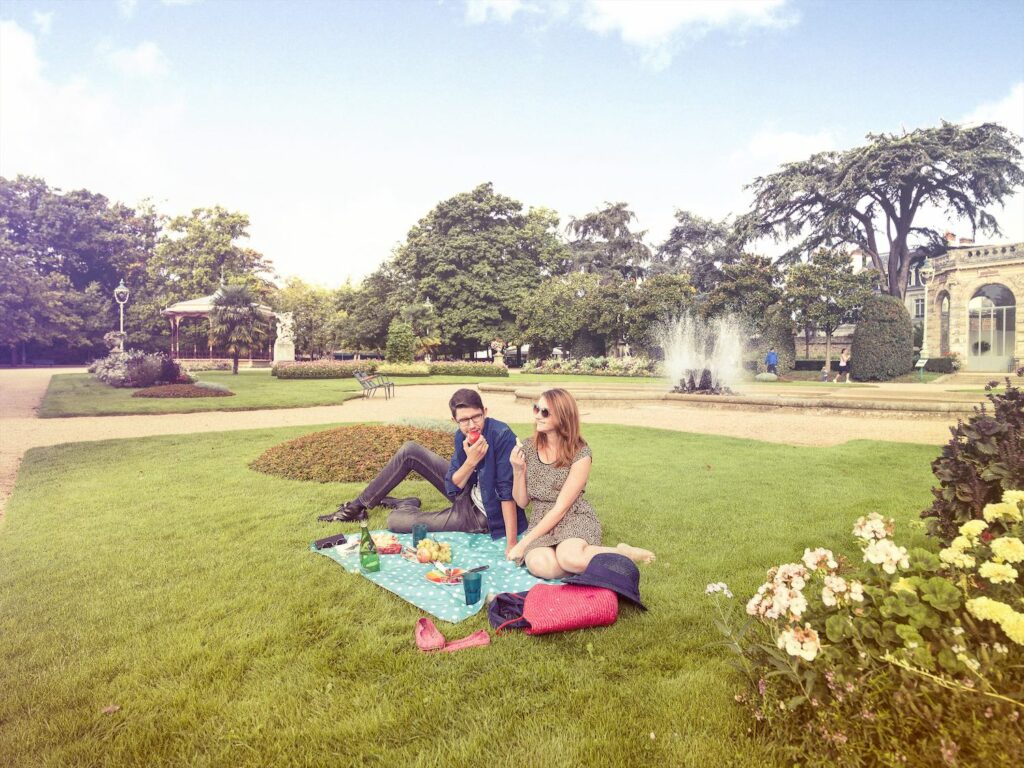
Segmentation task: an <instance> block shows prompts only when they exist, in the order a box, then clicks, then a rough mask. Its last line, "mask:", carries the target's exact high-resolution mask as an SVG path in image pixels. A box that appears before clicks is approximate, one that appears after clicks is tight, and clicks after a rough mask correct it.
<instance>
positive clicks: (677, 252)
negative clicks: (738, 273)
mask: <svg viewBox="0 0 1024 768" xmlns="http://www.w3.org/2000/svg"><path fill="white" fill-rule="evenodd" d="M741 255H742V249H741V243H739V242H738V239H737V237H736V234H735V232H734V231H733V228H732V226H731V225H730V224H729V222H728V221H726V220H721V221H715V220H713V219H707V218H704V217H703V216H698V215H697V214H694V213H691V212H690V211H684V210H677V211H676V223H675V225H674V226H673V227H672V230H671V231H670V232H669V235H668V237H667V238H666V239H665V242H664V243H662V244H661V245H660V246H659V247H658V250H657V252H656V258H655V261H654V263H653V264H652V265H651V272H653V273H654V274H664V273H668V274H679V273H686V274H687V275H689V276H690V284H691V285H692V286H693V288H694V290H696V291H697V293H700V294H707V293H710V292H711V291H713V290H714V289H715V287H716V286H717V285H718V284H719V283H720V282H721V281H722V280H723V278H724V277H725V275H724V274H723V272H722V268H723V267H724V266H727V265H729V264H735V263H736V262H738V261H739V260H740V256H741Z"/></svg>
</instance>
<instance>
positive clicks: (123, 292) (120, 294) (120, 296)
mask: <svg viewBox="0 0 1024 768" xmlns="http://www.w3.org/2000/svg"><path fill="white" fill-rule="evenodd" d="M128 294H129V291H128V286H127V285H125V284H124V278H123V277H122V278H121V282H120V283H118V285H117V288H115V289H114V301H116V302H117V309H118V313H119V314H120V316H121V338H120V345H121V351H122V352H124V305H125V303H127V301H128Z"/></svg>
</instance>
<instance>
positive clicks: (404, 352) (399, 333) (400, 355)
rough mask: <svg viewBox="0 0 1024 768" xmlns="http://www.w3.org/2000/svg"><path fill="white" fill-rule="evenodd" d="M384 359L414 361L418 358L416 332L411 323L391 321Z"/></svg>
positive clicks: (389, 360) (392, 361)
mask: <svg viewBox="0 0 1024 768" xmlns="http://www.w3.org/2000/svg"><path fill="white" fill-rule="evenodd" d="M384 359H385V360H387V361H388V362H389V363H412V362H414V361H415V360H416V334H415V333H413V331H412V326H411V325H409V323H403V322H402V321H401V320H392V321H391V325H390V326H389V327H388V341H387V345H386V346H385V348H384Z"/></svg>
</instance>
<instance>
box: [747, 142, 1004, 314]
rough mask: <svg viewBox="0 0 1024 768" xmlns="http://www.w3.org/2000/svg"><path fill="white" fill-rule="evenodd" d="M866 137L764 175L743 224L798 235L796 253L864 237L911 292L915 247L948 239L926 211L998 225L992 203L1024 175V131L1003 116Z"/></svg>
mask: <svg viewBox="0 0 1024 768" xmlns="http://www.w3.org/2000/svg"><path fill="white" fill-rule="evenodd" d="M867 138H868V143H867V144H865V145H864V146H860V147H854V148H853V149H849V150H846V151H844V152H819V153H818V154H815V155H812V156H811V157H810V158H808V159H807V160H803V161H799V162H793V163H788V164H786V165H784V166H783V167H782V169H781V170H779V171H777V172H775V173H772V174H769V175H767V176H762V177H759V178H757V179H755V180H754V182H753V183H752V184H751V185H750V188H751V189H752V190H753V192H754V204H753V208H752V210H751V212H750V213H749V214H748V215H746V216H745V217H743V219H742V224H743V229H744V230H745V234H746V235H747V236H751V237H754V236H773V237H775V238H776V239H784V240H786V241H790V242H792V241H796V240H798V241H799V242H797V243H796V244H795V245H794V246H793V248H792V249H791V250H790V251H789V252H788V253H787V254H786V256H785V257H784V259H786V260H790V261H796V260H797V259H799V258H800V256H801V255H802V254H805V253H808V252H812V251H814V250H816V249H818V248H820V247H829V248H831V247H836V246H840V245H853V246H856V247H858V248H860V249H862V250H863V251H864V252H865V253H866V254H867V255H868V256H869V257H870V258H871V261H872V263H873V264H874V266H875V268H876V270H877V276H878V277H879V280H880V282H882V281H883V280H884V286H885V289H886V291H887V292H888V293H889V294H891V295H893V296H897V297H900V298H902V297H903V296H904V294H905V292H906V288H907V283H908V278H909V275H910V262H911V255H912V253H913V252H914V251H915V250H917V249H922V250H924V251H925V252H929V251H934V252H938V251H940V250H941V249H942V247H943V239H942V236H941V233H940V232H938V231H937V230H934V229H930V228H928V227H926V226H923V225H921V224H920V221H921V218H922V217H921V213H922V212H923V211H926V210H927V209H929V208H931V209H936V210H939V211H941V212H943V213H944V214H945V215H946V216H947V217H948V218H950V219H966V220H967V221H968V222H969V223H970V225H971V227H972V229H973V230H974V231H976V232H977V231H981V232H984V233H986V234H990V235H996V234H998V233H999V231H1000V230H999V225H998V223H997V222H996V219H995V217H994V216H993V215H992V211H991V209H992V208H993V207H994V206H997V205H1001V204H1002V203H1003V201H1005V200H1006V199H1007V198H1009V197H1010V195H1012V194H1013V192H1014V190H1015V189H1016V188H1017V187H1020V186H1021V185H1022V184H1024V170H1022V168H1021V165H1020V162H1021V153H1020V150H1019V149H1018V145H1019V144H1020V143H1021V139H1020V137H1018V136H1016V135H1015V134H1013V133H1011V132H1010V131H1008V130H1007V129H1006V128H1003V127H1002V126H1000V125H997V124H996V123H984V124H982V125H979V126H977V127H973V128H968V127H964V126H960V125H956V124H953V123H946V122H943V123H942V124H941V125H940V126H938V127H936V128H919V129H917V130H914V131H909V132H908V131H905V132H903V133H896V134H869V135H868V137H867ZM886 254H887V255H886ZM883 276H884V277H883Z"/></svg>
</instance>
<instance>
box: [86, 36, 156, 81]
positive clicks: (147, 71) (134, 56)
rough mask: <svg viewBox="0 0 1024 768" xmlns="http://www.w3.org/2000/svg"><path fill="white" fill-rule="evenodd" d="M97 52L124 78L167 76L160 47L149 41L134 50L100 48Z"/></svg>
mask: <svg viewBox="0 0 1024 768" xmlns="http://www.w3.org/2000/svg"><path fill="white" fill-rule="evenodd" d="M99 52H100V54H101V55H102V56H103V57H104V58H105V59H106V60H107V63H108V64H109V65H110V66H111V67H113V68H114V70H116V71H117V72H119V73H120V74H121V75H123V76H125V77H159V76H160V75H165V74H167V57H166V56H164V54H163V51H161V50H160V46H158V45H157V44H156V43H154V42H152V41H149V40H147V41H145V42H142V43H139V44H138V45H137V46H135V47H134V48H114V49H108V48H106V47H105V46H100V48H99Z"/></svg>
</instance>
